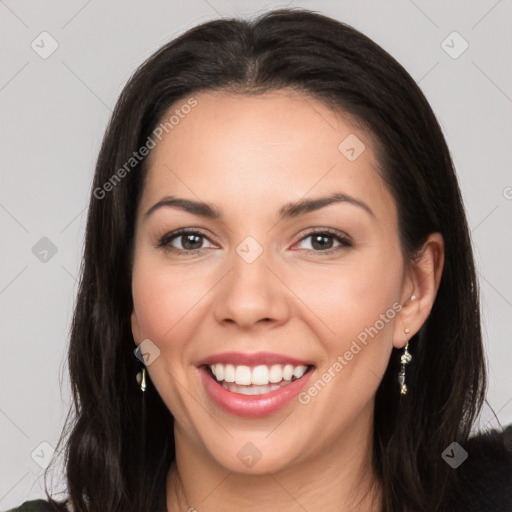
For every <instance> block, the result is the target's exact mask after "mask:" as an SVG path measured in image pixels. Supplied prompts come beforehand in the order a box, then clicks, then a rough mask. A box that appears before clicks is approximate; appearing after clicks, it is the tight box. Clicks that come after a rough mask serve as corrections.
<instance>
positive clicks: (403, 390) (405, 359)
mask: <svg viewBox="0 0 512 512" xmlns="http://www.w3.org/2000/svg"><path fill="white" fill-rule="evenodd" d="M409 332H410V331H409V328H408V327H406V328H405V333H406V334H408V333H409ZM408 348H409V342H407V345H405V349H404V353H403V354H402V356H401V357H400V363H401V365H402V366H401V367H400V372H399V373H398V384H399V385H400V394H402V395H406V394H407V386H406V385H405V365H406V364H408V363H410V362H411V360H412V356H411V354H409V350H408Z"/></svg>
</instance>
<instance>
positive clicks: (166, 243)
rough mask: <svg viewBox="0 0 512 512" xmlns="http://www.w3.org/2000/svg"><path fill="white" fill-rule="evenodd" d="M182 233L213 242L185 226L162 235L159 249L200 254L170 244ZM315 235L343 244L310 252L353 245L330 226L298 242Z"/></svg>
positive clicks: (333, 251)
mask: <svg viewBox="0 0 512 512" xmlns="http://www.w3.org/2000/svg"><path fill="white" fill-rule="evenodd" d="M182 235H198V236H200V237H202V238H206V239H207V240H208V241H210V243H213V242H211V240H210V239H209V238H208V237H207V236H206V235H205V234H203V233H202V232H201V231H197V230H195V229H187V228H183V229H178V230H177V231H173V232H171V233H166V234H165V235H164V236H162V237H161V238H160V239H159V240H158V242H157V244H156V248H157V249H165V250H168V251H171V252H175V253H179V254H181V255H189V254H195V255H200V254H201V252H202V251H203V250H204V249H196V250H192V251H187V250H185V249H178V248H176V247H173V246H171V245H170V243H171V241H172V240H174V239H175V238H179V237H180V236H182ZM313 235H327V238H334V239H335V240H336V241H338V242H339V243H340V244H341V245H339V246H338V247H336V248H334V249H328V250H325V251H315V250H314V249H304V250H306V251H308V252H314V253H317V254H333V253H335V252H337V251H339V250H341V249H346V248H349V247H352V246H353V244H352V242H351V241H350V239H349V238H348V237H346V236H343V235H340V234H339V232H338V231H334V230H332V229H329V228H323V229H318V230H313V231H309V232H308V233H307V234H306V235H304V236H303V237H302V238H301V239H300V240H299V241H298V242H297V243H300V242H303V241H304V240H306V239H307V238H309V237H310V236H313Z"/></svg>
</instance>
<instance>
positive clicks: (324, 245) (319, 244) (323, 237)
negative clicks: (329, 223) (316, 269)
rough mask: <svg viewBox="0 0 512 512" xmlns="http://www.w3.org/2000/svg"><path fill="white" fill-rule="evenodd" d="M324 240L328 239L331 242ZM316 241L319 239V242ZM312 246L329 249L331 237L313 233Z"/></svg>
mask: <svg viewBox="0 0 512 512" xmlns="http://www.w3.org/2000/svg"><path fill="white" fill-rule="evenodd" d="M326 240H327V241H330V242H331V243H330V244H329V243H328V242H327V243H325V241H326ZM318 241H320V243H318ZM312 246H313V248H315V249H330V248H331V247H332V239H331V237H329V236H325V235H315V236H314V237H313V243H312Z"/></svg>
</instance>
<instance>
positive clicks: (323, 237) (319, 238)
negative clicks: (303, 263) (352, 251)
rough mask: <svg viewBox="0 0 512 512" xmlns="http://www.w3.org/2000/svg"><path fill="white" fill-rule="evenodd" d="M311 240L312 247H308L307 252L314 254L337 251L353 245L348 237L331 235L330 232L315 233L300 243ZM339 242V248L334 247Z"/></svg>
mask: <svg viewBox="0 0 512 512" xmlns="http://www.w3.org/2000/svg"><path fill="white" fill-rule="evenodd" d="M308 238H311V242H310V244H309V245H310V247H309V248H308V247H306V250H309V251H314V252H330V251H332V250H337V249H339V248H340V246H341V247H351V246H352V243H351V242H350V240H349V239H348V238H346V237H343V236H340V235H337V234H333V233H329V232H322V231H318V232H313V233H310V234H309V235H306V236H305V237H303V238H302V239H301V240H300V242H303V241H304V240H307V239H308ZM335 241H337V242H338V243H339V245H338V247H333V244H334V242H335Z"/></svg>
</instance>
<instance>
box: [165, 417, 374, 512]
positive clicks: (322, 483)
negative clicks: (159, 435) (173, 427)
mask: <svg viewBox="0 0 512 512" xmlns="http://www.w3.org/2000/svg"><path fill="white" fill-rule="evenodd" d="M176 434H178V432H175V435H176ZM341 437H342V439H340V440H338V441H337V442H336V443H334V445H333V444H329V446H326V447H325V449H324V450H323V451H322V452H321V453H318V454H316V455H315V458H314V459H307V460H302V461H300V462H294V463H292V464H290V465H289V466H288V467H286V468H283V469H281V470H279V471H276V472H273V473H265V474H259V475H247V474H240V473H234V472H232V471H229V470H227V469H226V468H224V467H222V466H220V465H219V464H217V463H216V462H215V461H214V460H213V459H212V458H211V457H209V456H208V455H205V452H204V451H201V450H198V449H197V443H195V446H193V447H191V446H180V444H181V443H180V442H179V440H180V436H179V434H178V435H177V436H176V437H175V439H176V460H175V462H174V463H173V464H172V465H171V467H170V469H169V472H168V475H167V510H169V511H180V512H181V511H183V512H187V511H194V510H197V511H201V512H217V511H218V510H220V509H221V508H222V510H223V511H226V512H239V511H240V510H244V511H247V512H252V511H254V512H256V511H261V510H280V511H286V512H295V511H297V512H303V511H304V510H308V511H310V512H316V511H325V510H336V511H338V512H359V511H364V512H380V510H381V507H380V503H381V489H380V485H379V482H378V480H377V479H376V478H375V475H374V471H373V468H372V458H371V457H372V429H371V423H369V427H368V428H366V429H361V425H360V424H358V425H354V427H353V428H351V429H349V431H346V432H344V433H343V436H341ZM183 442H185V443H187V444H189V443H188V442H187V441H183ZM219 504H222V507H220V505H219Z"/></svg>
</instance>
